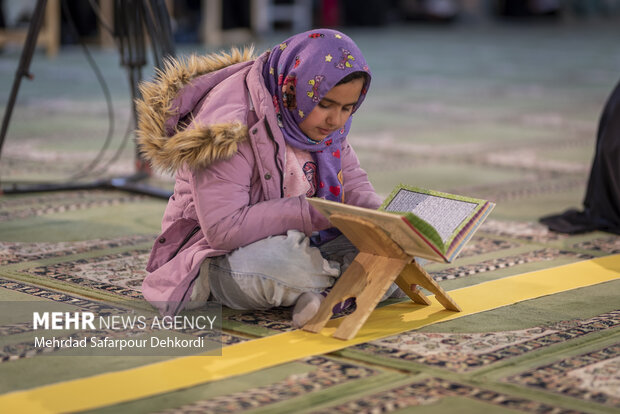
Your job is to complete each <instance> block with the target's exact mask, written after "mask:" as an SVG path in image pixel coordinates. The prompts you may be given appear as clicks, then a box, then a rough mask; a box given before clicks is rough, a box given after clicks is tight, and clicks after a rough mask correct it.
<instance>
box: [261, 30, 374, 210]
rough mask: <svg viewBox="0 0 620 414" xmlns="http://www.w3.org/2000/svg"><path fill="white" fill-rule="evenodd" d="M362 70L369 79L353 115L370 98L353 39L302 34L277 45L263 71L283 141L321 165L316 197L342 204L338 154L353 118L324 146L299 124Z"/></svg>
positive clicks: (363, 63) (320, 32)
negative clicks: (337, 87)
mask: <svg viewBox="0 0 620 414" xmlns="http://www.w3.org/2000/svg"><path fill="white" fill-rule="evenodd" d="M359 71H363V72H366V73H367V74H368V75H369V76H368V82H366V84H365V85H364V87H363V88H362V93H361V94H360V98H359V101H358V102H357V104H356V105H355V107H354V108H353V112H355V111H356V110H357V108H359V106H360V105H361V103H362V101H363V100H364V97H365V96H366V92H367V91H368V86H369V83H370V70H369V69H368V65H367V64H366V60H365V59H364V56H362V52H361V51H360V50H359V49H358V47H357V46H356V45H355V43H353V40H351V39H350V38H349V37H348V36H346V35H345V34H343V33H340V32H337V31H335V30H329V29H316V30H311V31H308V32H305V33H300V34H298V35H295V36H293V37H291V38H289V39H287V40H285V41H284V42H282V43H280V44H279V45H276V46H274V47H273V49H272V50H271V53H270V54H269V57H268V58H267V62H266V63H265V67H264V70H263V77H264V79H265V85H266V87H267V90H268V91H269V93H270V94H271V97H272V99H273V103H274V107H275V111H276V116H277V118H278V125H279V126H280V129H281V130H282V134H283V135H284V139H285V141H286V143H287V144H288V145H291V146H293V147H295V148H299V149H302V150H305V151H309V152H310V153H311V154H312V157H313V159H314V160H315V162H316V164H317V184H318V185H317V194H316V195H317V197H320V198H325V199H327V200H333V201H338V202H343V201H344V192H343V191H342V184H343V182H342V173H341V170H342V163H341V160H340V152H341V150H342V142H343V140H344V139H345V137H346V136H347V134H348V132H349V128H350V127H351V117H349V119H348V120H347V122H346V124H345V126H344V127H343V128H341V129H340V130H339V131H335V132H333V133H332V134H330V135H329V136H327V137H326V138H325V139H324V140H322V141H321V142H316V141H312V140H311V139H310V138H308V137H306V135H305V134H304V133H303V132H302V131H301V129H300V128H299V124H300V123H301V122H302V121H303V119H304V117H305V116H307V115H308V114H309V113H310V112H312V110H313V109H314V107H315V106H316V105H317V104H318V103H319V101H320V100H321V99H322V98H323V97H324V96H325V95H326V94H327V92H329V90H330V89H331V88H333V87H334V86H335V85H336V84H337V83H338V82H339V81H340V80H341V79H342V78H344V77H345V76H347V75H349V74H351V73H353V72H359Z"/></svg>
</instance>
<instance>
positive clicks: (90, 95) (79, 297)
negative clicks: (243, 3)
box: [0, 22, 620, 414]
mask: <svg viewBox="0 0 620 414" xmlns="http://www.w3.org/2000/svg"><path fill="white" fill-rule="evenodd" d="M612 23H613V24H612ZM616 28H617V22H596V24H588V22H572V23H571V24H565V25H562V24H559V25H557V26H545V25H541V26H528V27H527V30H523V27H519V26H510V25H506V26H502V25H498V26H489V27H485V28H484V29H482V28H476V29H472V28H471V27H467V26H466V25H465V26H454V27H450V28H443V29H438V28H433V27H394V28H385V29H382V28H377V29H373V30H372V31H370V30H369V31H365V30H361V29H358V30H353V33H352V37H353V38H355V39H356V40H357V41H358V43H359V45H360V47H361V48H362V50H365V51H368V52H365V56H366V58H367V60H368V61H369V62H370V63H371V66H372V68H373V89H372V91H371V93H370V94H369V96H368V98H367V99H366V100H365V103H364V106H363V107H361V108H360V111H358V113H356V115H355V117H356V119H355V122H354V128H353V129H352V132H351V142H352V143H354V145H355V149H356V152H357V154H358V156H359V158H360V160H361V163H362V165H363V166H364V167H365V168H366V170H367V171H368V174H369V178H370V180H371V182H372V183H373V185H374V186H375V188H376V190H377V192H378V193H379V194H380V195H383V196H386V195H387V194H389V192H390V190H391V189H392V188H393V187H394V186H395V185H396V184H398V183H400V182H403V183H407V184H412V185H416V186H420V187H426V188H432V189H436V190H440V191H448V192H455V193H460V194H466V195H469V196H473V197H481V198H487V199H489V200H492V201H494V202H496V203H497V207H496V208H495V210H494V211H493V213H492V214H491V216H490V217H489V218H488V219H487V221H486V222H485V223H484V224H483V225H482V226H481V228H480V229H479V231H478V232H477V233H476V235H475V236H474V237H473V238H472V239H471V241H470V242H469V243H468V244H467V246H466V247H465V249H464V250H463V251H462V253H461V255H460V256H459V258H458V259H457V260H456V261H455V262H454V263H450V264H441V263H425V264H424V266H425V268H426V269H427V270H428V272H429V273H430V274H431V275H432V277H433V278H434V279H435V280H436V281H438V282H439V283H440V284H441V285H442V287H444V288H445V289H446V290H448V291H450V290H452V289H458V288H462V287H468V286H473V285H477V284H480V283H484V282H487V281H493V280H497V279H502V278H505V277H509V276H514V275H519V274H523V273H527V272H532V271H537V270H541V269H547V268H552V267H556V266H560V265H566V264H571V263H576V262H579V261H583V260H588V259H592V258H598V257H602V256H608V255H612V254H618V253H620V237H619V236H615V235H611V234H607V233H602V232H593V233H587V234H580V235H565V234H558V233H553V232H550V231H549V230H548V229H547V228H546V227H544V226H542V225H540V224H539V223H538V218H539V217H541V216H543V215H546V214H550V213H556V212H561V211H563V210H565V209H567V208H570V207H579V206H580V205H581V202H582V198H583V195H584V191H585V186H586V183H587V179H588V172H589V166H590V162H591V157H592V153H593V149H594V142H595V139H594V137H595V136H596V126H597V122H598V117H599V115H600V111H601V108H602V105H603V103H604V101H605V98H606V96H607V94H608V93H609V92H610V91H611V88H612V87H613V85H614V84H615V82H616V81H617V76H618V73H617V72H618V71H617V67H618V62H617V56H618V53H617V52H620V49H619V46H618V45H619V44H618V42H617V36H615V35H610V33H616V30H615V29H616ZM275 40H281V39H275ZM271 43H272V42H271V41H270V42H269V44H265V45H260V46H259V47H258V49H259V50H260V49H261V48H262V46H265V47H267V46H269V45H270V44H271ZM386 45H390V47H386ZM534 45H535V47H534ZM403 52H404V53H403ZM61 55H62V56H61V57H60V58H58V59H55V60H53V61H51V60H46V59H45V58H44V57H42V56H35V59H34V61H33V71H34V72H37V75H38V77H37V81H36V82H35V83H37V82H38V84H37V85H35V86H32V85H30V86H28V85H25V86H24V87H23V89H22V94H23V95H22V97H23V98H22V99H21V100H20V101H18V105H17V106H16V110H15V114H14V118H13V119H14V120H13V123H12V125H11V129H10V133H9V136H8V139H7V142H6V144H5V148H4V151H3V154H2V159H1V160H0V178H1V179H2V182H3V183H6V182H18V183H28V182H41V181H45V182H49V181H60V180H63V179H66V177H68V176H71V175H72V174H73V173H75V171H76V170H79V169H81V168H84V166H85V165H87V164H85V163H87V162H88V161H89V160H91V159H92V158H93V156H94V155H96V154H97V150H98V149H99V148H100V144H101V142H100V141H101V138H100V136H102V135H105V131H106V128H107V123H106V122H107V119H106V108H105V106H104V104H103V102H102V99H101V97H100V96H99V92H98V91H97V90H96V87H95V86H93V83H94V82H92V79H91V78H90V75H89V69H88V67H87V66H86V64H84V63H80V61H81V60H80V59H81V55H80V54H79V52H78V51H76V50H71V49H68V50H64V49H63V51H62V52H61ZM95 57H96V59H97V61H98V62H100V63H101V65H102V67H103V69H104V73H105V74H106V76H107V77H108V80H109V83H110V86H111V94H112V99H113V101H114V103H115V105H116V108H117V111H118V112H119V115H120V118H121V122H120V125H124V123H125V122H126V121H127V118H128V116H127V114H128V113H129V105H128V102H129V101H128V98H127V85H126V83H127V81H126V79H125V74H124V73H122V72H120V71H119V70H118V57H117V55H116V54H115V53H113V52H109V51H108V52H106V51H97V52H96V53H95ZM18 59H19V55H18V53H17V52H15V51H13V52H11V51H8V52H7V53H3V54H1V55H0V73H2V74H3V75H4V76H2V77H0V85H2V86H3V87H4V86H6V88H4V89H6V90H8V86H9V82H10V80H11V79H12V74H13V72H14V69H15V66H16V64H17V61H18ZM394 62H398V64H394ZM541 62H545V64H541ZM78 86H79V87H78ZM4 89H3V90H4ZM66 91H71V92H72V93H75V94H78V93H79V96H75V97H68V96H67V95H66ZM73 99H75V101H74V100H73ZM122 134H124V131H121V132H119V131H115V133H114V137H113V144H118V143H119V142H120V141H121V136H122ZM104 155H105V156H106V157H107V158H111V156H112V155H113V150H112V149H111V147H110V149H108V150H107V151H105V154H104ZM133 161H134V154H133V149H132V148H127V149H126V150H125V151H123V152H122V153H121V155H120V157H119V158H118V161H117V162H115V163H113V164H112V165H111V167H110V169H109V170H108V173H107V176H106V177H110V176H116V175H123V174H127V173H131V172H132V171H133ZM89 177H96V174H91V175H88V174H87V175H84V176H83V177H80V179H79V180H77V181H83V182H87V181H88V180H89ZM152 181H153V182H154V183H155V184H156V185H158V186H160V187H165V188H171V183H172V179H171V177H168V176H163V175H161V176H160V175H157V174H155V175H154V177H153V178H152ZM165 205H166V203H165V202H164V201H161V200H157V199H153V198H150V197H147V196H144V195H135V194H129V193H125V192H120V191H112V190H102V189H97V190H79V191H60V192H50V193H34V194H20V195H1V196H0V301H25V302H30V301H40V302H42V303H53V304H56V305H62V306H66V308H67V309H69V310H75V311H78V310H80V311H93V312H97V313H109V314H116V313H119V312H123V311H124V310H126V309H125V306H126V305H127V306H129V305H131V306H134V305H135V306H143V307H147V306H148V305H147V304H146V303H145V301H144V299H143V296H142V293H141V290H140V286H141V283H142V280H143V279H144V277H145V275H146V271H145V267H146V263H147V261H148V256H149V252H150V249H151V246H152V243H153V241H154V240H155V238H156V237H157V234H158V233H159V231H160V221H161V217H162V214H163V211H164V209H165ZM619 276H620V275H619ZM583 277H584V278H586V279H587V278H588V275H583ZM497 294H498V295H501V294H502V292H497ZM619 296H620V280H614V281H611V282H607V283H605V284H601V285H594V286H588V287H585V288H580V289H575V290H572V291H566V292H561V293H557V294H553V295H549V296H546V297H540V298H537V299H532V300H528V301H525V302H521V303H517V304H513V305H510V306H505V307H502V308H497V309H493V310H490V311H486V312H481V313H479V314H474V315H469V316H466V317H463V318H459V319H456V320H453V321H446V322H441V323H436V324H432V325H430V326H426V327H424V328H421V329H418V330H413V331H408V332H404V333H401V334H398V335H394V336H391V337H387V338H382V339H379V340H375V341H372V342H368V343H363V344H360V345H356V346H350V347H348V348H345V349H343V350H340V351H337V352H333V353H329V354H326V355H315V356H311V357H307V358H303V359H300V360H296V361H294V362H289V363H285V364H281V365H278V366H273V367H269V368H266V369H262V370H260V371H258V372H250V373H246V374H243V375H240V376H237V377H232V378H226V379H222V380H218V381H213V382H210V383H205V384H199V385H196V386H192V387H189V388H187V389H181V390H176V391H174V392H170V393H164V394H159V395H154V396H151V397H148V398H141V399H137V400H132V401H127V402H124V403H120V404H116V405H109V406H105V407H100V408H96V409H93V410H90V411H89V412H93V413H118V412H144V413H147V412H156V413H234V412H248V413H250V412H251V413H254V414H255V413H270V414H271V413H290V412H299V413H304V412H318V413H379V412H380V413H391V412H395V413H402V412H411V413H418V412H419V413H425V414H426V413H445V412H462V413H478V412H490V413H514V412H524V413H553V414H555V413H557V414H560V413H562V414H564V413H565V414H573V413H602V414H608V413H614V412H617V411H618V409H619V408H620V393H619V391H618V390H620V304H619V303H618V297H619ZM402 301H403V299H390V300H388V301H386V302H385V303H383V304H381V305H380V306H384V305H387V304H393V303H398V302H402ZM222 318H223V321H222V327H223V332H222V334H221V337H219V338H218V341H221V343H222V346H223V352H225V351H226V347H228V346H232V345H235V344H239V343H243V344H251V341H252V340H253V339H256V338H260V337H266V336H273V335H278V334H280V333H283V332H290V331H292V330H293V329H294V328H293V326H292V324H291V321H290V319H291V309H290V308H277V309H271V310H267V311H240V310H232V309H223V310H222ZM13 319H14V320H11V322H10V323H6V324H0V325H2V326H0V394H7V393H11V392H14V391H21V390H28V389H32V388H35V387H39V386H45V385H51V384H56V383H60V382H63V381H71V380H76V379H80V378H86V377H93V376H97V375H100V374H105V373H110V372H117V371H123V370H127V369H130V368H133V367H140V366H143V365H146V364H150V363H154V362H158V361H165V360H168V359H169V358H170V357H169V356H157V357H150V356H149V357H147V356H144V357H142V356H140V357H136V356H105V357H96V358H89V357H66V356H62V354H63V351H62V350H61V349H58V348H54V349H48V350H47V351H45V352H42V351H41V350H40V349H36V348H34V347H33V343H32V337H33V335H34V334H35V332H34V329H33V321H32V320H29V319H28V318H23V317H21V316H18V315H17V316H15V317H14V318H13ZM99 334H100V335H101V336H113V335H114V332H112V331H106V330H103V331H101V332H100V333H99ZM133 334H137V332H127V333H125V335H129V336H131V335H133ZM185 334H187V335H188V337H208V336H209V332H206V331H201V330H195V331H190V332H185ZM57 336H58V337H59V338H64V339H66V338H74V339H77V338H80V333H79V332H74V331H70V330H68V331H62V332H59V333H58V335H57ZM248 341H249V342H248ZM274 352H277V350H274ZM205 358H208V357H205ZM212 358H217V357H212Z"/></svg>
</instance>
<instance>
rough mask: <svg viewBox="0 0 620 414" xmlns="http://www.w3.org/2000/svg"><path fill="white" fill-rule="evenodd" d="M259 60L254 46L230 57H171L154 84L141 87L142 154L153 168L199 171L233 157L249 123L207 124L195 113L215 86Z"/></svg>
mask: <svg viewBox="0 0 620 414" xmlns="http://www.w3.org/2000/svg"><path fill="white" fill-rule="evenodd" d="M255 58H256V56H255V55H254V50H253V48H246V49H244V50H239V49H236V48H233V49H231V51H230V52H229V53H218V54H211V55H206V56H197V55H192V56H189V57H187V58H185V59H179V60H177V59H170V60H169V61H167V62H166V65H165V68H164V69H163V70H161V71H158V72H157V76H156V78H155V80H153V81H152V82H143V83H141V85H140V92H141V98H140V99H137V100H136V109H137V113H138V130H137V136H138V145H139V148H140V151H141V153H142V156H143V157H144V158H145V159H146V160H148V161H149V162H150V163H151V165H152V166H153V167H154V168H156V169H159V170H163V171H168V172H174V171H176V170H177V169H179V168H180V167H181V166H183V165H186V166H187V167H189V168H190V169H195V168H201V167H204V166H206V165H209V164H210V163H212V162H214V161H217V160H221V159H227V158H230V157H231V156H232V155H234V153H235V152H236V151H237V144H238V143H239V142H241V141H243V140H245V139H246V138H247V136H248V128H247V125H246V124H247V122H246V120H245V119H232V120H224V121H223V122H217V121H215V122H213V123H212V122H209V123H203V122H198V121H200V120H197V119H195V116H196V113H195V111H196V110H199V109H201V107H202V106H203V104H204V102H205V97H206V96H207V95H208V94H209V92H210V91H211V90H212V89H213V88H215V87H216V86H217V85H218V84H220V83H221V82H222V81H224V80H226V79H228V78H230V77H231V76H233V75H234V74H236V73H238V72H239V71H241V70H243V69H244V68H247V67H249V66H250V65H251V64H252V62H253V60H254V59H255ZM239 118H242V117H239ZM190 123H193V124H192V126H191V127H190V128H187V127H188V126H189V124H190Z"/></svg>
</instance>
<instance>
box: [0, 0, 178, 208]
mask: <svg viewBox="0 0 620 414" xmlns="http://www.w3.org/2000/svg"><path fill="white" fill-rule="evenodd" d="M46 4H47V0H37V4H36V7H35V10H34V12H33V15H32V20H31V22H30V25H29V27H28V34H27V36H26V41H25V43H24V47H23V49H22V53H21V56H20V60H19V66H18V68H17V72H16V73H15V80H14V81H13V86H12V88H11V94H10V97H9V100H8V102H7V106H6V110H5V112H4V118H3V120H2V130H1V132H0V156H1V155H2V146H3V145H4V138H5V136H6V133H7V130H8V126H9V122H10V119H11V114H12V113H13V108H14V106H15V101H16V99H17V93H18V91H19V87H20V84H21V80H22V78H24V77H26V78H28V79H33V75H32V74H31V73H30V63H31V61H32V55H33V54H34V50H35V47H36V43H37V38H38V36H39V32H40V31H41V26H42V24H43V18H44V15H45V8H46V7H45V6H46ZM114 9H115V33H114V36H115V37H116V38H117V41H118V45H119V52H120V55H121V65H122V66H124V67H125V68H126V69H127V73H128V76H129V84H130V88H131V98H132V105H133V114H132V116H133V119H134V121H135V122H136V125H137V114H136V107H135V99H136V98H138V97H139V94H140V91H139V88H138V83H139V82H140V80H141V77H142V74H141V68H142V66H144V65H146V46H145V43H146V39H145V36H144V28H146V32H147V33H148V36H149V38H150V43H151V46H152V49H153V56H154V63H155V66H156V67H158V68H162V67H163V59H164V58H165V57H168V56H174V49H173V43H172V30H171V28H170V18H169V15H168V10H167V9H166V5H165V2H164V0H152V1H149V0H115V2H114ZM135 168H136V172H135V173H134V174H132V175H130V176H125V177H115V178H106V179H99V180H95V181H92V182H83V183H80V182H75V183H71V182H67V183H41V184H29V185H25V184H24V185H20V184H12V185H9V186H7V187H4V186H3V187H2V188H0V194H23V193H34V192H46V191H74V190H90V189H115V190H123V191H129V192H133V193H138V194H145V195H150V196H153V197H157V198H164V199H168V198H169V197H170V195H171V194H172V192H171V191H168V190H164V189H160V188H156V187H153V186H150V185H148V184H146V183H144V182H142V181H143V180H145V179H147V178H149V177H150V176H151V170H150V167H149V165H148V163H147V162H146V161H145V160H144V159H143V158H142V156H141V155H140V152H139V151H138V148H137V147H136V154H135Z"/></svg>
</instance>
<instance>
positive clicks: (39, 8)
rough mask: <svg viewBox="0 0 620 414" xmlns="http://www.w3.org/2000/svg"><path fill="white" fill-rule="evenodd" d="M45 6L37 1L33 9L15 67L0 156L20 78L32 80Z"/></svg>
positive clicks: (5, 115)
mask: <svg viewBox="0 0 620 414" xmlns="http://www.w3.org/2000/svg"><path fill="white" fill-rule="evenodd" d="M46 5H47V0H37V5H36V7H35V9H34V13H33V14H32V20H31V21H30V26H28V35H27V36H26V42H25V43H24V48H23V49H22V54H21V56H20V59H19V66H18V67H17V72H16V73H15V80H14V81H13V87H12V88H11V95H10V97H9V101H8V102H7V104H6V109H5V111H4V118H3V119H2V131H1V132H0V156H2V146H3V145H4V138H5V137H6V133H7V131H8V129H9V122H10V120H11V115H12V114H13V107H14V106H15V101H16V100H17V93H18V92H19V87H20V85H21V81H22V77H24V76H26V77H27V78H29V79H32V75H31V74H30V62H31V61H32V55H33V53H34V50H35V47H36V46H37V39H38V37H39V32H40V31H41V26H42V24H43V18H44V17H45V6H46Z"/></svg>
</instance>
